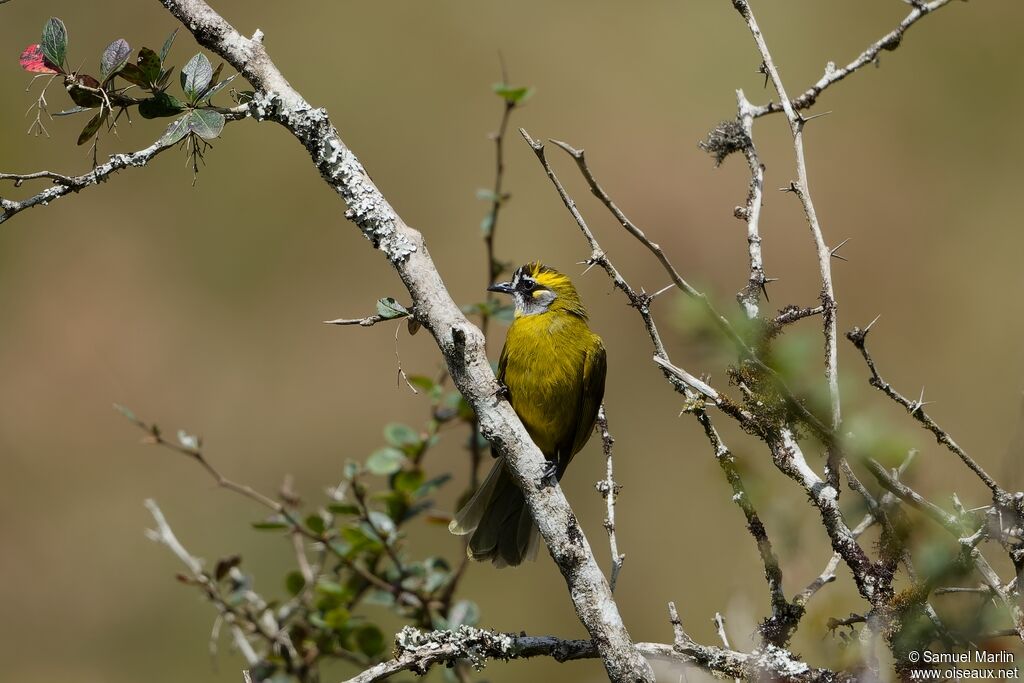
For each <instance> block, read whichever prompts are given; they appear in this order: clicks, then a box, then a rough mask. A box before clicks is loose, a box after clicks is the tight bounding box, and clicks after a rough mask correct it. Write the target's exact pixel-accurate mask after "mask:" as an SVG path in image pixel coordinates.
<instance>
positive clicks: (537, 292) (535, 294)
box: [531, 289, 544, 299]
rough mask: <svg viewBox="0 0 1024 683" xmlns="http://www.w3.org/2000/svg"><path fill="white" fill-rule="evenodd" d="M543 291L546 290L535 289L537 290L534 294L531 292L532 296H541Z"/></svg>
mask: <svg viewBox="0 0 1024 683" xmlns="http://www.w3.org/2000/svg"><path fill="white" fill-rule="evenodd" d="M543 293H544V290H543V289H538V290H537V291H535V292H534V293H533V294H531V296H532V297H533V298H534V299H536V298H537V297H539V296H540V295H541V294H543Z"/></svg>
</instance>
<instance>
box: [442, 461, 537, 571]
mask: <svg viewBox="0 0 1024 683" xmlns="http://www.w3.org/2000/svg"><path fill="white" fill-rule="evenodd" d="M448 530H449V531H451V532H452V533H453V534H456V535H458V536H465V535H467V534H472V536H470V538H469V546H468V548H467V550H466V553H467V554H468V555H469V557H470V558H471V559H474V560H490V561H491V562H493V563H494V566H496V567H508V566H512V567H514V566H516V565H518V564H521V563H522V561H523V560H524V559H527V558H529V559H531V560H532V559H534V558H535V557H536V556H537V544H538V540H539V535H538V532H537V525H536V524H534V523H533V518H532V517H530V510H529V508H527V506H526V500H525V499H524V498H523V492H522V491H520V490H519V487H518V486H516V483H515V482H514V481H512V477H511V476H510V475H509V473H508V471H507V470H506V468H505V458H504V457H500V458H498V459H497V461H495V463H494V467H492V468H491V471H490V473H488V475H487V478H486V479H484V481H483V483H482V484H481V485H480V488H479V489H477V491H476V493H474V494H473V497H472V498H470V499H469V502H468V503H466V504H465V505H464V506H463V507H462V509H461V510H459V511H458V513H456V515H455V519H453V520H452V522H451V524H449V525H448Z"/></svg>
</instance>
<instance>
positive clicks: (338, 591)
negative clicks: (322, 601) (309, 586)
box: [316, 579, 349, 598]
mask: <svg viewBox="0 0 1024 683" xmlns="http://www.w3.org/2000/svg"><path fill="white" fill-rule="evenodd" d="M316 591H317V592H318V593H323V594H324V595H333V596H334V597H338V598H340V597H344V596H346V595H347V594H348V592H349V591H348V589H347V588H345V587H344V586H342V585H341V584H340V583H338V582H337V581H329V580H328V579H320V580H319V581H317V582H316Z"/></svg>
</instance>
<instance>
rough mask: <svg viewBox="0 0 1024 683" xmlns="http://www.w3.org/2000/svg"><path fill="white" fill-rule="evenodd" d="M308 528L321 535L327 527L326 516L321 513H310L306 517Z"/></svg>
mask: <svg viewBox="0 0 1024 683" xmlns="http://www.w3.org/2000/svg"><path fill="white" fill-rule="evenodd" d="M306 528H307V529H309V530H310V531H312V532H313V533H314V534H317V535H321V534H323V533H324V531H325V530H326V529H327V525H326V524H324V518H323V517H321V516H320V515H310V516H309V517H307V518H306Z"/></svg>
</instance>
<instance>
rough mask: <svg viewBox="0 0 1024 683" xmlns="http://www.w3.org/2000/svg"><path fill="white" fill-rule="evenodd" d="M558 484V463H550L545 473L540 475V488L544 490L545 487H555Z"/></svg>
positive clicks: (545, 468)
mask: <svg viewBox="0 0 1024 683" xmlns="http://www.w3.org/2000/svg"><path fill="white" fill-rule="evenodd" d="M557 483H558V463H557V462H554V461H548V464H547V465H546V466H545V467H544V471H543V472H542V473H541V475H540V485H539V486H538V488H544V487H545V486H554V485H555V484H557Z"/></svg>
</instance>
